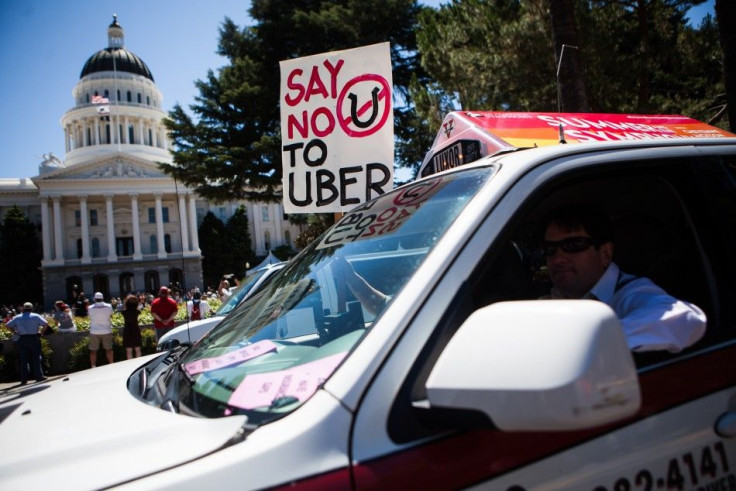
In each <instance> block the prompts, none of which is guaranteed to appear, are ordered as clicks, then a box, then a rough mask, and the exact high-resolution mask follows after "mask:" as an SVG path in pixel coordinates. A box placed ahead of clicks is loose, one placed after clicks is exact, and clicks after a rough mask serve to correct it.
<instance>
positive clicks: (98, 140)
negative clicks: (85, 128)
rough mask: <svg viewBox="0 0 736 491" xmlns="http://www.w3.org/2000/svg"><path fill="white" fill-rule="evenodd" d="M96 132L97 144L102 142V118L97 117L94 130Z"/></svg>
mask: <svg viewBox="0 0 736 491" xmlns="http://www.w3.org/2000/svg"><path fill="white" fill-rule="evenodd" d="M92 131H94V132H95V145H99V144H100V118H95V128H94V130H92Z"/></svg>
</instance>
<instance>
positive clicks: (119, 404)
mask: <svg viewBox="0 0 736 491" xmlns="http://www.w3.org/2000/svg"><path fill="white" fill-rule="evenodd" d="M152 358H154V356H150V357H145V358H139V359H134V360H129V361H122V362H119V363H114V364H112V365H104V366H101V367H98V368H94V369H90V370H86V371H83V372H78V373H73V374H70V375H68V376H67V377H66V378H64V379H60V380H54V381H52V382H50V383H48V384H46V383H44V384H40V385H37V386H34V387H33V390H32V392H33V393H31V394H20V395H18V396H17V397H15V398H14V396H13V395H11V396H9V398H8V399H12V398H14V399H15V400H8V399H3V400H2V401H1V402H3V405H4V406H6V408H7V407H8V406H14V405H16V404H18V405H19V406H18V407H17V408H16V409H15V410H14V411H13V412H12V414H9V415H8V416H7V418H6V419H5V420H4V421H3V422H2V424H0V442H5V444H4V445H3V447H4V448H5V452H4V455H3V458H2V459H0V488H2V489H44V488H48V486H51V483H54V485H53V487H54V489H98V488H102V487H107V486H112V485H115V484H117V483H120V482H124V481H127V480H129V479H136V478H139V477H140V476H142V475H146V474H149V473H155V472H160V471H161V470H163V469H166V468H168V467H173V466H176V465H179V464H182V463H184V462H187V461H190V460H193V459H196V458H199V457H201V456H202V455H204V454H206V453H208V452H212V451H215V450H216V449H217V448H219V447H221V446H222V445H223V444H225V442H227V441H228V440H229V439H230V438H231V437H233V436H234V435H235V434H236V433H237V431H238V429H239V428H240V427H241V426H242V425H243V424H244V423H245V418H244V417H242V416H238V417H232V418H220V419H203V418H192V417H190V416H183V415H179V414H173V413H170V412H168V411H164V410H161V409H159V408H157V407H153V406H149V405H146V404H144V403H142V402H140V401H138V400H136V399H134V398H133V397H132V396H131V394H130V393H129V392H128V391H127V389H126V381H127V379H128V377H129V376H130V373H131V371H133V369H135V368H138V367H139V366H140V365H141V364H142V362H145V361H148V360H151V359H152ZM8 442H13V443H12V449H11V447H7V446H6V444H7V443H8ZM41 462H42V463H43V464H42V465H39V463H41Z"/></svg>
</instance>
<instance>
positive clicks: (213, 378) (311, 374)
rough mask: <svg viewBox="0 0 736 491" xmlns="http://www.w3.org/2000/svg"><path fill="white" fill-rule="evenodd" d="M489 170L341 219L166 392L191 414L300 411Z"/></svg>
mask: <svg viewBox="0 0 736 491" xmlns="http://www.w3.org/2000/svg"><path fill="white" fill-rule="evenodd" d="M493 171H494V169H493V168H492V167H486V168H478V169H467V170H463V171H461V172H457V173H453V174H449V175H446V176H437V177H434V178H429V179H426V180H422V181H419V182H416V183H412V184H409V185H406V186H404V187H402V188H399V189H397V190H395V191H393V192H390V193H387V194H385V195H383V196H381V197H379V198H377V199H375V200H373V201H371V202H368V203H366V204H364V205H360V206H358V207H357V208H355V209H354V210H352V211H351V212H349V213H347V214H345V215H344V216H343V217H342V219H340V220H339V222H338V223H337V224H336V225H335V226H333V227H332V228H331V229H329V230H328V231H327V232H326V233H325V234H324V235H323V236H322V237H320V238H319V239H317V240H316V241H314V242H313V243H312V244H311V245H309V246H308V247H307V248H305V249H304V250H303V251H302V252H301V253H300V254H299V255H298V256H297V257H296V258H294V259H293V260H292V261H290V262H289V264H288V265H286V266H285V267H284V269H283V270H282V271H281V272H280V273H279V274H278V275H275V276H274V277H273V279H272V280H271V281H270V282H269V283H268V284H267V285H265V286H264V287H263V288H262V289H260V290H259V291H258V292H257V293H256V294H255V295H253V296H252V297H250V298H248V299H246V300H245V301H244V302H242V303H241V304H240V305H239V306H237V307H236V308H235V309H234V310H233V311H232V312H231V313H230V315H228V316H227V317H226V318H225V319H224V320H223V321H222V322H221V323H220V324H218V325H217V326H216V327H215V328H213V330H212V331H210V333H208V335H207V336H205V337H204V338H203V339H202V340H200V341H199V342H198V343H197V344H196V345H195V346H194V347H192V349H191V350H190V351H189V352H187V353H186V354H185V355H184V356H183V357H182V359H181V360H180V364H179V368H178V369H177V368H172V369H171V372H170V373H168V374H167V376H166V377H165V381H164V385H167V387H166V391H167V393H171V392H174V393H177V392H178V394H179V397H178V399H177V404H178V405H179V407H181V408H183V409H184V408H186V410H187V411H194V412H197V413H198V414H201V415H205V416H209V417H220V416H228V415H231V414H246V415H248V418H249V421H250V422H251V423H253V424H259V423H263V422H266V421H269V420H271V419H274V418H277V417H280V416H283V415H285V414H288V413H289V412H290V411H292V410H294V409H296V408H297V407H299V405H301V404H302V403H303V402H304V401H305V400H306V399H307V398H308V397H309V396H311V395H312V394H313V393H314V392H315V391H316V390H317V388H318V387H319V386H320V385H321V383H322V382H323V381H324V380H325V379H327V378H328V377H329V375H330V374H331V373H332V372H333V371H334V370H335V369H336V367H337V366H338V365H339V364H340V363H341V361H342V360H343V359H344V358H345V357H346V356H348V355H349V352H350V351H351V349H352V348H353V346H355V345H356V343H358V342H360V340H361V339H362V336H363V334H364V333H365V332H366V330H368V329H370V328H371V326H372V325H373V323H374V322H376V320H377V319H378V318H379V317H380V316H381V314H382V313H383V312H384V311H385V310H386V308H387V306H388V305H389V304H390V303H391V300H392V299H393V298H394V297H395V296H397V295H399V294H400V292H401V289H402V287H403V285H404V284H405V283H406V282H407V281H408V280H409V278H411V276H412V275H413V273H414V271H416V269H417V268H418V267H419V265H420V264H421V263H422V261H423V260H424V258H425V257H426V255H427V254H428V253H429V251H430V250H431V249H432V248H433V247H434V245H435V244H436V243H437V242H438V241H439V240H440V239H441V238H442V237H443V235H444V234H445V232H446V231H447V230H448V229H449V228H450V227H451V225H452V224H453V222H454V221H455V219H456V218H457V216H458V214H459V213H460V212H461V211H462V210H463V208H465V206H466V205H467V204H468V203H469V202H470V200H471V199H472V198H473V197H474V196H475V195H476V194H477V193H478V192H479V190H480V189H481V188H482V187H483V185H484V184H485V183H486V182H487V181H488V179H489V178H490V177H491V176H492V175H493ZM365 285H368V286H369V287H370V288H368V289H364V287H365ZM177 370H178V371H177ZM172 387H177V388H178V389H177V390H176V391H174V390H173V389H172Z"/></svg>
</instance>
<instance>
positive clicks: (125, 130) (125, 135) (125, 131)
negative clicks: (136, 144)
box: [121, 116, 133, 143]
mask: <svg viewBox="0 0 736 491" xmlns="http://www.w3.org/2000/svg"><path fill="white" fill-rule="evenodd" d="M129 124H130V122H129V121H128V116H125V118H123V135H122V137H121V139H122V142H121V143H133V142H131V141H128V138H129V137H128V125H129Z"/></svg>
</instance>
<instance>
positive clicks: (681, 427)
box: [351, 146, 736, 490]
mask: <svg viewBox="0 0 736 491" xmlns="http://www.w3.org/2000/svg"><path fill="white" fill-rule="evenodd" d="M516 158H523V156H513V157H512V159H516ZM734 169H736V158H735V157H734V149H733V148H728V147H717V146H709V147H700V148H698V147H685V146H679V147H667V148H661V149H654V148H649V149H643V150H642V149H639V150H626V151H625V152H624V151H621V152H605V153H604V152H596V153H587V154H578V155H571V156H567V157H565V158H563V159H557V160H554V161H550V162H545V163H541V164H540V165H539V166H537V167H536V168H535V169H533V170H532V171H531V172H529V173H527V174H526V175H524V176H522V177H520V179H519V180H518V181H517V182H516V183H515V184H514V186H513V187H512V188H511V189H510V190H509V191H508V192H506V193H505V194H504V196H503V198H502V199H501V200H500V202H498V204H497V205H495V206H493V209H492V211H491V212H490V213H489V214H488V216H487V217H486V218H485V220H484V221H483V222H482V224H481V225H480V227H479V228H478V230H477V232H476V234H475V235H474V236H473V238H472V239H471V240H470V241H469V242H468V243H467V244H465V245H464V247H463V250H462V252H461V253H460V254H459V255H458V256H457V258H456V260H455V261H454V263H453V264H452V266H451V267H450V269H449V270H447V271H445V272H444V273H443V272H438V274H442V275H443V276H442V280H441V281H440V282H439V283H438V285H437V287H436V288H435V290H434V291H433V292H432V294H431V295H430V297H429V298H428V300H427V301H426V303H425V304H424V305H423V306H422V308H421V310H420V311H419V313H418V315H417V316H416V317H415V318H414V319H413V321H412V323H411V325H410V326H409V328H408V329H407V330H406V332H405V333H404V335H403V337H402V338H401V340H400V342H399V343H398V344H397V345H396V347H395V348H394V350H393V351H392V354H391V356H390V358H389V359H388V360H387V361H386V362H385V363H384V365H383V366H382V369H381V371H380V373H379V374H378V375H377V376H376V377H375V379H374V380H373V383H372V385H371V387H370V388H369V389H368V391H367V393H366V394H365V397H364V398H363V400H362V401H361V404H360V407H359V408H358V410H357V414H356V420H355V424H354V429H353V438H352V456H351V459H352V462H353V475H354V482H355V484H356V487H358V488H363V487H377V486H379V485H382V484H384V483H390V484H392V485H396V486H401V485H406V486H410V487H432V488H459V487H470V486H478V487H481V488H490V489H509V490H510V489H514V490H520V489H601V490H602V489H611V490H613V489H616V490H620V489H730V488H733V486H734V484H736V477H735V476H736V474H735V473H734V468H736V438H735V436H736V435H734V423H733V420H734V417H735V416H734V415H736V306H735V305H734V302H733V298H735V297H734V294H735V293H736V292H735V291H734V286H733V285H734V281H735V280H734V279H735V278H736V274H735V273H736V262H735V260H734V255H733V247H732V244H733V243H734V240H736V236H735V232H736V192H735V191H734V175H735V174H734ZM579 199H587V200H598V201H600V202H602V203H603V204H604V205H606V207H607V208H608V209H609V211H610V212H612V213H613V214H614V215H615V218H616V225H617V226H618V227H619V229H618V230H617V232H620V234H619V240H620V246H621V247H620V248H619V249H618V255H615V256H614V260H616V261H617V262H620V263H621V267H622V269H624V268H626V269H627V270H630V271H631V272H633V273H635V274H639V275H647V276H649V277H651V278H652V279H653V280H654V281H655V282H657V283H659V284H660V285H661V286H663V288H665V289H666V290H668V291H669V292H670V293H671V294H673V295H674V296H677V297H678V298H683V299H685V300H689V301H691V302H694V303H696V304H698V305H699V306H701V308H703V310H704V311H706V313H707V315H708V327H707V331H706V334H705V336H704V338H703V339H702V340H701V341H699V342H698V343H696V344H695V345H694V346H692V347H690V348H687V349H686V350H684V351H683V352H681V353H677V354H670V353H666V352H665V353H657V352H654V353H647V354H642V355H638V354H637V355H635V356H634V358H635V361H636V364H637V367H638V378H639V385H640V389H641V395H642V405H641V408H640V410H639V411H638V412H637V413H636V414H635V415H634V416H632V417H629V418H626V419H624V420H621V421H617V422H614V423H611V424H607V425H605V426H599V427H594V428H588V429H584V430H576V431H515V432H504V431H501V430H499V429H496V428H495V427H494V426H493V422H492V421H488V419H487V418H485V417H484V415H481V414H478V413H474V412H470V411H464V410H444V409H436V408H431V407H427V405H426V404H425V403H424V402H425V401H426V397H427V395H426V391H425V388H424V384H425V382H426V380H427V377H428V375H429V373H430V372H431V370H432V368H433V365H434V362H435V361H436V360H437V358H438V356H439V354H440V353H441V352H442V349H443V348H444V346H445V345H446V344H447V342H448V341H449V339H451V338H452V336H453V334H454V332H455V330H457V329H458V328H459V327H460V326H461V324H462V323H463V322H464V321H465V320H466V319H467V317H468V316H469V315H470V313H472V312H473V311H475V310H477V309H478V308H480V307H482V306H484V305H487V304H489V303H494V302H498V301H508V300H516V299H532V298H537V297H538V296H540V295H541V294H543V293H544V292H545V289H547V291H548V288H549V285H548V284H547V281H546V278H545V276H544V272H543V268H541V269H540V268H539V263H540V257H539V255H538V254H537V253H536V251H535V249H534V238H533V237H534V229H535V228H538V225H539V220H540V219H541V216H542V214H543V212H544V210H546V209H548V208H549V207H550V206H552V205H553V204H558V203H561V202H566V201H570V200H579ZM477 349H479V350H482V349H483V346H482V345H479V346H478V347H477Z"/></svg>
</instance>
